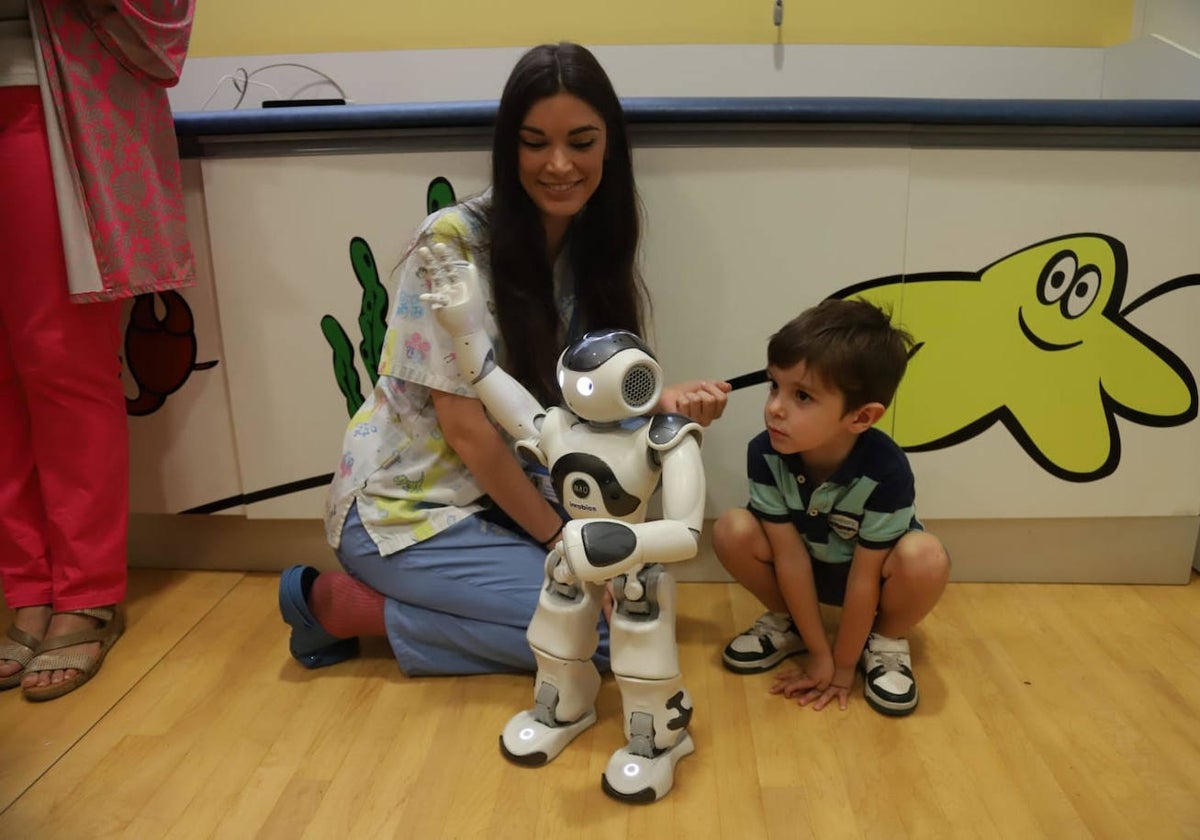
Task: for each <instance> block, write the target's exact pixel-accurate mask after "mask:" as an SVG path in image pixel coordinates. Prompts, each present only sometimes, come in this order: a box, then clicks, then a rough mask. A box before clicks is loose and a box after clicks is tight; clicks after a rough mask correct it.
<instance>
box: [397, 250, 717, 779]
mask: <svg viewBox="0 0 1200 840" xmlns="http://www.w3.org/2000/svg"><path fill="white" fill-rule="evenodd" d="M418 257H419V258H420V259H421V260H422V262H423V264H424V266H425V269H426V276H427V278H428V279H429V283H430V292H429V293H427V294H425V295H423V296H422V299H423V300H425V301H427V302H428V303H429V304H430V305H431V307H432V308H433V310H434V313H435V315H436V317H437V319H438V321H439V323H440V324H441V325H442V326H443V327H444V328H445V329H446V330H447V332H449V333H450V335H451V337H453V339H454V345H455V353H456V357H457V358H456V363H457V365H458V368H459V371H460V373H461V375H462V377H463V378H464V379H465V380H466V381H467V382H470V383H471V385H472V386H473V387H474V388H475V391H476V393H477V394H478V396H479V398H480V399H481V400H482V401H483V404H484V406H485V407H486V408H487V409H488V411H489V412H490V413H491V414H492V416H493V417H494V418H495V419H496V420H497V421H498V422H499V423H500V425H501V426H503V427H504V429H505V430H506V431H508V433H509V434H510V435H512V437H513V438H515V439H516V441H517V443H516V449H517V451H518V452H519V453H520V454H521V455H522V456H523V457H525V458H527V459H532V460H534V461H536V462H537V463H538V464H540V465H541V466H542V467H544V468H546V469H547V470H548V471H549V475H550V480H551V482H552V483H553V487H554V490H555V491H556V494H557V498H558V500H559V502H560V503H561V505H562V507H563V508H564V509H565V510H566V511H567V513H568V515H569V516H570V517H571V519H570V520H568V521H567V522H565V524H564V525H563V528H562V534H561V537H560V540H559V541H558V542H557V543H556V544H555V545H554V547H553V549H551V551H550V552H549V553H548V554H547V555H546V579H545V583H544V585H543V587H542V590H541V593H540V596H539V600H538V606H537V610H536V611H535V613H534V616H533V620H532V621H531V622H530V625H529V629H528V631H527V634H526V637H527V638H528V640H529V644H530V647H531V648H532V650H533V654H534V657H535V658H536V660H537V663H538V671H537V678H536V682H535V683H534V705H533V707H532V708H530V709H527V710H525V711H522V712H520V713H518V714H517V715H516V716H515V717H513V718H512V719H511V720H510V721H509V722H508V725H507V726H505V728H504V731H503V733H502V734H501V736H500V749H501V752H502V753H503V754H504V755H505V757H507V758H508V759H510V760H511V761H514V762H516V763H518V764H523V765H527V766H541V765H543V764H546V763H547V762H549V761H551V760H552V759H553V758H555V757H556V756H557V755H558V754H559V753H560V752H561V751H562V750H563V748H564V747H566V746H567V744H569V743H570V742H571V741H572V740H573V739H574V738H575V737H576V736H577V735H578V734H579V733H581V732H582V731H584V730H585V729H587V728H588V727H589V726H591V725H592V724H593V723H595V721H596V712H595V701H596V695H597V693H598V691H599V688H600V674H599V672H598V671H597V670H596V667H595V665H593V664H592V661H591V657H592V654H593V653H595V650H596V646H597V644H598V643H599V635H598V633H597V629H596V626H597V622H598V619H599V614H600V610H601V606H602V603H603V600H604V590H605V587H606V586H607V585H609V584H610V583H611V587H612V592H613V599H614V608H613V612H612V616H611V619H610V622H609V627H610V632H609V640H610V647H611V658H612V670H613V674H614V676H615V677H616V681H617V685H618V687H619V688H620V691H621V699H622V702H623V705H624V718H625V720H624V728H625V737H626V738H627V739H628V742H627V744H626V745H625V746H624V747H622V748H621V749H619V750H617V751H616V752H615V753H614V754H613V756H612V758H611V759H610V760H609V762H608V766H607V768H606V769H605V771H604V775H603V776H602V778H601V786H602V787H603V789H604V791H605V792H606V793H608V794H609V795H610V796H613V797H614V798H617V799H620V800H624V801H628V802H653V801H655V800H657V799H659V798H661V797H663V796H665V795H666V794H667V792H668V791H669V790H670V789H671V785H672V783H673V781H674V769H675V764H676V763H677V762H678V761H679V759H681V758H683V757H684V756H687V755H690V754H691V753H692V751H693V749H694V746H693V744H692V739H691V736H690V735H689V734H688V731H687V726H688V723H689V721H690V720H691V717H692V701H691V698H690V696H689V695H688V693H687V690H686V689H685V688H684V685H683V677H682V676H681V675H680V672H679V656H678V649H677V647H676V643H675V582H674V580H673V578H672V577H671V576H670V575H669V574H668V573H667V572H666V570H665V569H664V568H663V566H662V565H661V564H664V563H672V562H676V561H680V560H686V559H687V558H689V557H692V556H694V555H695V553H696V548H697V540H698V538H699V535H700V528H701V524H702V520H703V515H704V469H703V464H702V462H701V459H700V439H701V430H700V426H699V425H698V424H696V423H694V422H692V421H690V420H688V419H687V418H686V417H683V416H682V415H678V414H658V415H652V414H649V412H652V411H653V408H654V406H655V405H656V404H657V403H658V399H659V396H660V394H661V393H662V371H661V368H660V367H659V365H658V362H657V361H656V360H655V359H654V357H653V355H652V354H651V353H650V351H649V349H648V348H647V347H646V346H645V344H643V342H642V341H641V340H640V339H639V338H638V337H637V336H636V335H634V334H632V333H629V332H626V331H623V330H604V331H600V332H591V333H588V334H587V335H585V336H584V337H583V338H581V339H579V340H578V341H576V342H574V343H572V344H571V345H570V346H569V347H568V348H567V349H566V350H564V351H563V353H562V355H561V356H560V357H559V360H558V384H559V388H560V389H561V391H562V396H563V400H564V401H565V402H566V405H567V408H568V409H569V410H567V409H563V408H557V407H555V408H549V409H547V408H543V407H542V406H541V405H540V404H539V403H538V402H537V400H536V399H535V398H534V397H533V396H532V395H531V394H530V393H529V392H528V391H526V389H525V388H524V387H522V386H521V385H520V384H519V383H518V382H517V381H516V380H515V379H513V378H512V377H511V376H510V375H509V374H508V373H506V372H505V371H504V370H503V369H502V368H500V367H498V366H497V365H496V362H495V357H494V351H493V348H492V344H491V341H490V339H489V338H488V335H487V333H486V332H485V331H484V307H483V301H482V298H481V297H480V295H479V292H478V286H477V280H476V277H475V271H474V267H473V266H471V264H470V263H467V262H463V261H460V260H455V259H453V258H452V257H451V255H450V253H449V251H448V250H447V249H446V248H445V247H444V246H442V245H435V246H434V248H433V249H432V250H430V249H421V250H420V251H419V253H418ZM635 418H641V421H642V422H640V423H639V422H635ZM660 480H661V485H662V513H663V518H662V519H660V520H655V521H650V522H647V521H646V506H647V502H648V501H649V499H650V496H651V494H652V493H653V492H654V491H655V489H656V488H657V487H658V486H659V483H660Z"/></svg>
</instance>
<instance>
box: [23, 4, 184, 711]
mask: <svg viewBox="0 0 1200 840" xmlns="http://www.w3.org/2000/svg"><path fill="white" fill-rule="evenodd" d="M191 20H192V3H191V2H173V0H86V2H79V3H63V2H41V0H37V2H33V3H30V4H28V5H27V4H26V0H0V254H2V255H3V261H4V264H3V269H2V270H0V465H3V466H2V467H0V585H2V586H3V590H4V598H5V601H6V602H7V603H8V606H9V607H11V608H12V609H13V610H15V617H14V619H13V624H12V626H11V627H9V628H8V630H7V631H6V633H5V636H4V637H3V638H0V689H6V688H14V687H16V686H17V685H20V686H21V687H22V691H23V693H24V695H25V697H26V698H27V699H29V700H49V699H51V698H54V697H58V696H61V695H63V694H66V693H68V692H70V691H73V690H75V689H76V688H78V687H79V686H81V685H82V684H83V683H85V682H86V681H87V680H88V679H89V678H90V677H91V676H92V675H93V674H95V673H96V671H97V669H99V667H100V664H101V663H102V662H103V660H104V657H105V655H106V654H107V653H108V650H109V648H110V647H111V646H112V645H113V643H114V642H116V640H117V638H118V637H119V636H120V635H121V631H122V628H123V622H122V619H121V615H120V613H119V612H118V610H117V605H118V604H119V603H120V602H121V601H122V600H124V598H125V585H126V529H127V524H128V514H129V491H128V488H129V455H128V451H129V450H128V446H129V437H128V435H129V433H128V428H127V425H126V416H125V395H124V391H123V386H122V384H121V379H120V374H121V370H120V341H121V336H120V318H121V300H122V299H123V298H126V297H130V296H133V295H137V294H141V293H143V292H151V291H162V290H165V289H174V288H179V287H181V286H186V285H189V284H190V283H191V282H192V279H193V276H194V270H193V260H192V252H191V249H190V247H189V246H188V242H187V238H186V234H185V232H184V216H183V193H182V187H181V183H180V177H179V158H178V152H177V150H176V141H175V131H174V123H173V120H172V117H171V109H170V105H169V103H168V101H167V95H166V91H165V90H164V87H165V86H167V85H171V84H174V83H175V81H177V80H178V78H179V72H180V69H181V66H182V64H183V59H184V54H185V52H186V50H187V44H188V36H189V34H190V29H191Z"/></svg>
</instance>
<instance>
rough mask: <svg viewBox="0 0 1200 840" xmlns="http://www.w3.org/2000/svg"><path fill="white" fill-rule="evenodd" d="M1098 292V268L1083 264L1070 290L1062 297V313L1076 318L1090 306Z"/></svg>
mask: <svg viewBox="0 0 1200 840" xmlns="http://www.w3.org/2000/svg"><path fill="white" fill-rule="evenodd" d="M1099 293H1100V269H1098V268H1096V266H1094V265H1085V266H1084V267H1083V268H1081V269H1080V270H1079V275H1078V276H1077V277H1076V278H1075V280H1074V282H1072V283H1071V291H1070V292H1069V293H1068V294H1067V296H1066V297H1065V298H1063V302H1062V313H1063V315H1065V316H1066V317H1068V318H1078V317H1079V316H1080V315H1082V314H1083V313H1084V312H1087V311H1088V309H1090V308H1091V306H1092V304H1093V303H1095V301H1096V295H1098V294H1099Z"/></svg>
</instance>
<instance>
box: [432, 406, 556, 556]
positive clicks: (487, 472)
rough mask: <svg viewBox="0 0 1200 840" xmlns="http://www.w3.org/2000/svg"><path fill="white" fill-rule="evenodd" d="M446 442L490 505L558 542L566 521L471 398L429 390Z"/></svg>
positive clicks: (533, 532) (536, 535)
mask: <svg viewBox="0 0 1200 840" xmlns="http://www.w3.org/2000/svg"><path fill="white" fill-rule="evenodd" d="M430 394H431V398H432V400H433V408H434V411H436V412H437V418H438V423H439V424H440V425H441V427H442V434H443V435H445V438H446V442H447V443H448V444H450V447H451V448H452V449H453V450H454V451H455V452H456V453H458V457H460V458H462V461H463V463H464V464H466V466H467V469H469V470H470V471H471V475H473V476H474V477H475V481H476V482H477V483H478V484H479V486H480V488H481V489H482V490H483V492H485V493H487V494H488V496H490V497H491V499H492V501H494V502H495V503H496V504H498V505H499V506H500V508H501V509H502V510H503V511H504V512H505V513H507V514H508V515H509V516H511V517H512V518H513V520H514V521H515V522H516V523H517V524H518V525H520V526H521V527H522V528H524V529H525V530H526V531H528V532H529V533H530V534H531V535H532V536H533V538H534V539H536V540H539V541H543V543H545V542H549V541H550V540H551V539H552V538H556V537H557V534H558V531H559V529H560V527H561V526H562V518H561V517H560V516H559V515H558V512H557V511H555V510H554V508H553V507H551V506H550V503H549V502H547V501H546V499H545V497H543V496H542V494H541V491H539V490H538V489H537V488H536V487H535V486H534V485H533V482H532V481H530V480H529V477H528V476H527V475H526V474H525V472H524V470H522V469H521V465H520V463H519V462H518V461H517V457H516V455H515V454H514V453H513V451H512V449H511V448H510V447H509V445H508V443H507V442H506V441H505V439H504V438H503V437H502V436H501V435H500V433H499V432H498V431H496V427H495V426H493V425H492V424H491V421H490V420H488V418H487V415H486V414H485V413H484V410H483V403H481V402H480V401H479V400H477V399H473V398H471V397H463V396H459V395H457V394H450V393H447V392H445V391H437V390H431V391H430Z"/></svg>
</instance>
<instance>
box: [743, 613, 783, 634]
mask: <svg viewBox="0 0 1200 840" xmlns="http://www.w3.org/2000/svg"><path fill="white" fill-rule="evenodd" d="M787 629H788V628H787V625H786V624H785V625H784V626H783V627H777V626H775V622H774V621H773V620H772V618H771V616H770V615H769V614H767V615H760V616H759V617H758V620H757V621H755V622H754V626H753V627H751V628H750V632H751V633H753V634H754V635H755V636H768V635H770V634H771V633H786V632H787Z"/></svg>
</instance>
